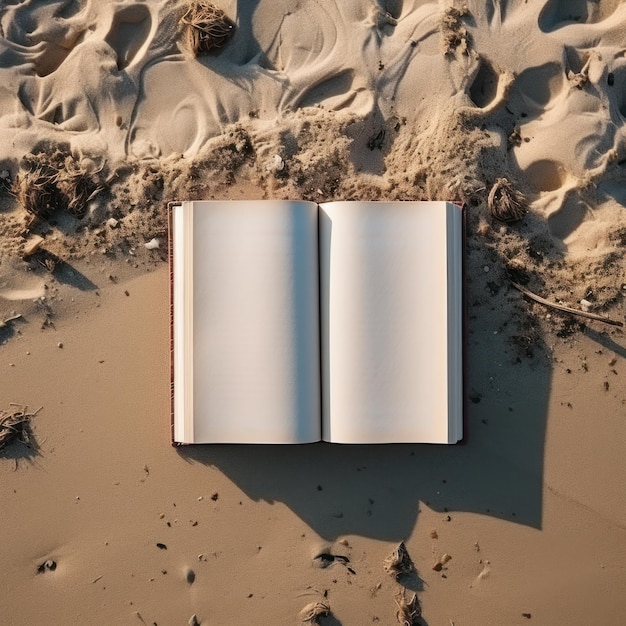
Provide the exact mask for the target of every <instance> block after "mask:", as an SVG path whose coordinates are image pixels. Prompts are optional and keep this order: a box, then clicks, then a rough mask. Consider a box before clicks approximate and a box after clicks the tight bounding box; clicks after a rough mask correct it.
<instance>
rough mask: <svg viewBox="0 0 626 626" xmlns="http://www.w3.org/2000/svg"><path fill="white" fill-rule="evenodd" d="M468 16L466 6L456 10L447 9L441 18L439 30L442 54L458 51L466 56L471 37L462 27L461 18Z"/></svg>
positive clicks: (454, 8) (452, 8)
mask: <svg viewBox="0 0 626 626" xmlns="http://www.w3.org/2000/svg"><path fill="white" fill-rule="evenodd" d="M468 14H469V10H468V8H467V7H466V6H463V7H461V8H460V9H457V8H456V7H448V8H447V9H446V10H445V11H444V12H443V15H442V16H441V23H440V24H439V29H440V31H441V37H442V42H443V52H444V54H454V51H455V50H457V49H460V51H461V52H462V53H463V54H465V55H468V54H469V50H470V44H471V40H472V38H471V35H470V34H469V32H468V31H467V28H465V26H464V25H463V18H464V17H465V16H466V15H468Z"/></svg>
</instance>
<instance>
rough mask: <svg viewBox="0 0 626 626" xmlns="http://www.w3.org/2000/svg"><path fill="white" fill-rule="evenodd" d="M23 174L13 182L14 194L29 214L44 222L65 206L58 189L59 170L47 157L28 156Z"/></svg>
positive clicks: (25, 159) (24, 162)
mask: <svg viewBox="0 0 626 626" xmlns="http://www.w3.org/2000/svg"><path fill="white" fill-rule="evenodd" d="M22 167H23V168H24V171H23V172H20V173H19V174H18V175H17V176H16V177H15V180H14V181H13V187H12V192H13V194H14V195H15V197H16V198H17V201H18V202H19V203H20V205H21V206H22V207H23V208H24V209H26V211H27V212H28V213H30V214H31V215H34V216H36V217H38V218H40V219H42V220H47V219H49V218H50V216H51V215H52V214H53V213H54V212H55V211H56V210H57V209H60V208H61V207H62V206H63V198H62V197H61V193H60V191H59V189H58V187H57V180H58V176H59V172H58V170H57V169H56V168H55V167H53V166H52V164H51V163H49V162H48V159H47V157H46V156H45V155H43V154H41V155H35V154H33V155H28V156H26V157H24V159H23V161H22Z"/></svg>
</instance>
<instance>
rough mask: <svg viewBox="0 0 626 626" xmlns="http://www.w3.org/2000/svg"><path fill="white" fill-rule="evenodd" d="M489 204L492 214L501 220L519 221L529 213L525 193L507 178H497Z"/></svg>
mask: <svg viewBox="0 0 626 626" xmlns="http://www.w3.org/2000/svg"><path fill="white" fill-rule="evenodd" d="M487 205H488V206H489V210H490V211H491V215H493V217H495V218H496V219H497V220H500V221H501V222H517V221H518V220H521V219H522V218H523V217H524V215H526V213H528V203H527V202H526V198H525V197H524V194H522V193H521V192H520V191H518V190H517V189H515V187H513V185H511V183H510V182H509V181H508V180H507V179H506V178H497V179H496V182H495V183H494V184H493V187H492V188H491V191H490V192H489V197H488V198H487Z"/></svg>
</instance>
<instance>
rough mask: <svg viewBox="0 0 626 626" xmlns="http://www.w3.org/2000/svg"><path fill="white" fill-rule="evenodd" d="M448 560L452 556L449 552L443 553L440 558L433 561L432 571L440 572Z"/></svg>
mask: <svg viewBox="0 0 626 626" xmlns="http://www.w3.org/2000/svg"><path fill="white" fill-rule="evenodd" d="M450 560H452V557H451V556H450V555H449V554H443V555H442V556H441V558H440V559H437V561H436V562H435V563H434V565H433V571H435V572H440V571H441V570H442V569H443V566H444V565H445V564H446V563H447V562H448V561H450Z"/></svg>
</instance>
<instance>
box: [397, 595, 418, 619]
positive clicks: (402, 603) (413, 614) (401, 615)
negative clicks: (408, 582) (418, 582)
mask: <svg viewBox="0 0 626 626" xmlns="http://www.w3.org/2000/svg"><path fill="white" fill-rule="evenodd" d="M396 604H397V605H398V610H397V611H396V618H397V620H398V623H399V624H401V625H402V626H415V625H416V624H418V623H419V618H420V617H421V616H422V607H421V606H420V603H419V600H418V599H417V594H416V593H414V594H413V596H412V597H411V598H410V599H407V597H406V589H403V590H402V593H400V594H398V595H397V596H396Z"/></svg>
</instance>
